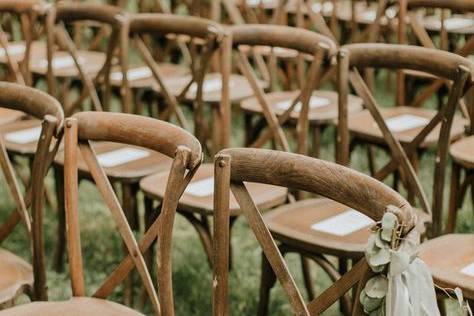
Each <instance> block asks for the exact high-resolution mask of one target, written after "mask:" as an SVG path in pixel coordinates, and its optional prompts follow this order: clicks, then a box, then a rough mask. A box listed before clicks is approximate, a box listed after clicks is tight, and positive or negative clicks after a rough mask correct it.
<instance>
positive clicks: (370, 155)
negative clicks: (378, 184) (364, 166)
mask: <svg viewBox="0 0 474 316" xmlns="http://www.w3.org/2000/svg"><path fill="white" fill-rule="evenodd" d="M367 161H368V162H369V171H370V175H372V176H373V175H374V174H375V171H376V167H375V154H374V148H373V146H371V145H367Z"/></svg>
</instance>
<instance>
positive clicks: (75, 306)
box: [0, 297, 143, 316]
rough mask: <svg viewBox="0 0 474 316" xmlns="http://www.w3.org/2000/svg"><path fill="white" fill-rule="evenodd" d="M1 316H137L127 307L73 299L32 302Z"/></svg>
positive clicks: (101, 301) (104, 301)
mask: <svg viewBox="0 0 474 316" xmlns="http://www.w3.org/2000/svg"><path fill="white" fill-rule="evenodd" d="M0 315H2V316H27V315H28V316H31V315H36V316H64V315H68V316H83V315H89V316H92V315H97V316H99V315H100V316H116V315H123V316H137V315H143V314H141V313H139V312H137V311H134V310H132V309H131V308H129V307H126V306H123V305H120V304H117V303H114V302H111V301H106V300H102V299H97V298H91V297H74V298H71V299H70V300H68V301H63V302H33V303H28V304H24V305H19V306H15V307H13V308H9V309H6V310H3V311H0Z"/></svg>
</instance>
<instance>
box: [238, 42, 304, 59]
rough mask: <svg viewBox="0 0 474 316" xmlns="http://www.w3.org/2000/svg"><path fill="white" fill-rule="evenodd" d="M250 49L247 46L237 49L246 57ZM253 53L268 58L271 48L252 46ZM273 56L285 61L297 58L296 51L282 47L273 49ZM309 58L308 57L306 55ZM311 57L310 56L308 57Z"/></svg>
mask: <svg viewBox="0 0 474 316" xmlns="http://www.w3.org/2000/svg"><path fill="white" fill-rule="evenodd" d="M250 48H251V46H248V45H240V46H239V49H240V50H241V51H242V52H243V53H244V54H246V55H249V54H250ZM252 48H253V51H254V52H255V53H256V54H259V55H262V56H269V55H270V53H272V47H270V46H253V47H252ZM273 54H274V55H275V56H276V57H278V58H279V59H287V60H291V59H294V58H295V57H297V56H298V51H296V50H294V49H290V48H284V47H274V48H273ZM308 56H309V55H308ZM309 57H311V56H309Z"/></svg>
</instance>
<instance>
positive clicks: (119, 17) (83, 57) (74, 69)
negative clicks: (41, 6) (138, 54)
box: [30, 2, 126, 115]
mask: <svg viewBox="0 0 474 316" xmlns="http://www.w3.org/2000/svg"><path fill="white" fill-rule="evenodd" d="M125 15H126V13H125V12H123V11H122V10H121V9H120V8H119V7H115V6H111V5H99V4H91V3H82V2H72V3H64V2H61V3H59V4H57V5H56V6H53V7H51V8H50V9H49V11H48V14H47V18H46V22H45V28H46V33H47V45H46V50H45V51H44V52H43V53H42V54H38V55H37V56H36V57H37V58H35V60H34V62H32V64H31V66H30V67H31V70H32V72H33V73H35V74H38V75H39V76H43V77H45V78H46V79H47V83H48V91H49V92H50V94H52V95H58V99H59V100H61V101H62V104H63V106H64V109H65V113H66V114H67V115H70V114H72V113H74V112H75V111H77V110H81V109H84V106H85V104H86V101H87V99H88V98H89V99H90V102H91V108H92V109H93V110H102V106H103V105H104V106H106V109H109V108H110V106H109V105H110V95H108V94H107V92H108V91H104V93H103V96H102V98H103V102H100V100H99V97H98V95H97V91H96V89H95V86H99V87H100V86H105V84H104V82H105V81H107V80H110V78H109V76H110V73H111V68H112V66H113V64H114V63H115V62H116V61H115V56H116V55H115V52H116V51H117V50H118V54H119V55H120V54H121V53H120V46H119V38H120V30H121V28H122V24H123V23H124V21H125V20H126V18H125ZM85 23H86V24H85ZM87 23H88V24H87ZM90 25H92V28H95V29H103V30H106V31H105V32H106V35H108V37H107V40H102V36H101V34H95V35H94V36H92V38H86V37H85V35H83V32H84V30H86V29H90V27H89V26H90ZM67 27H68V28H67ZM68 29H69V30H73V33H72V34H70V33H69V32H68ZM92 33H94V32H92ZM84 42H88V44H89V46H90V47H88V48H87V47H84ZM97 42H98V43H104V42H105V44H104V46H105V47H100V45H99V44H98V43H97ZM77 86H79V92H78V95H79V96H78V97H77V98H76V99H75V100H73V99H72V98H71V95H72V93H71V90H73V89H74V87H77Z"/></svg>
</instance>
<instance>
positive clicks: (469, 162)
mask: <svg viewBox="0 0 474 316" xmlns="http://www.w3.org/2000/svg"><path fill="white" fill-rule="evenodd" d="M466 101H467V105H468V109H469V117H470V126H468V127H467V128H466V134H467V135H468V136H467V137H465V138H462V139H460V140H458V141H456V142H454V143H453V144H452V145H451V148H450V151H449V153H450V156H451V167H452V168H451V185H450V197H449V208H448V220H447V224H446V229H445V231H446V233H450V234H452V233H454V230H455V228H456V220H457V213H458V210H459V209H460V208H461V207H462V205H463V202H464V200H465V197H466V195H467V193H468V190H469V187H470V188H471V201H473V203H474V159H473V157H474V155H473V151H472V150H473V148H474V147H473V145H474V136H473V133H474V88H471V90H470V91H469V92H468V94H467V97H466ZM463 174H464V176H463Z"/></svg>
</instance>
